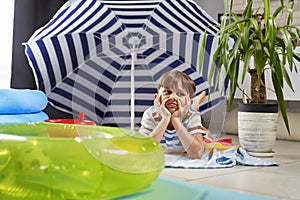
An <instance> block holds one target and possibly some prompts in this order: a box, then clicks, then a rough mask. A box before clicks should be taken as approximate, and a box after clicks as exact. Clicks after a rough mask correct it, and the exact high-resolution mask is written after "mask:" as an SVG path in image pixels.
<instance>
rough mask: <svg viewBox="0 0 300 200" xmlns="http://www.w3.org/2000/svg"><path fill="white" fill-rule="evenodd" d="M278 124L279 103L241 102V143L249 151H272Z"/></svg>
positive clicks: (239, 128)
mask: <svg viewBox="0 0 300 200" xmlns="http://www.w3.org/2000/svg"><path fill="white" fill-rule="evenodd" d="M277 124H278V104H243V103H240V104H239V111H238V135H239V142H240V145H241V146H242V147H243V148H244V149H246V150H247V151H249V152H259V153H265V152H271V151H272V148H273V146H274V144H275V140H276V133H277Z"/></svg>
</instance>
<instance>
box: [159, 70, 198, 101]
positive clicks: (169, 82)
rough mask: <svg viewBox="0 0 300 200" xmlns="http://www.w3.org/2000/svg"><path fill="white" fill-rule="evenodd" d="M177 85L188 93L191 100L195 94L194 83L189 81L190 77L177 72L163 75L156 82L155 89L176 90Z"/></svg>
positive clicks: (172, 71) (173, 71)
mask: <svg viewBox="0 0 300 200" xmlns="http://www.w3.org/2000/svg"><path fill="white" fill-rule="evenodd" d="M179 83H182V86H183V88H184V89H185V90H186V91H187V92H188V93H189V95H190V98H192V96H193V95H194V93H195V92H196V85H195V82H194V81H193V80H192V79H191V77H189V76H188V75H186V74H185V73H183V72H180V71H177V70H171V71H168V72H166V73H164V74H163V75H162V76H161V77H160V78H159V80H158V87H157V89H158V90H159V89H160V88H161V87H164V88H168V89H172V88H177V89H178V84H179Z"/></svg>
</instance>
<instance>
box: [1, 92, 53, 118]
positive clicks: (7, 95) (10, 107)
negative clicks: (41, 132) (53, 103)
mask: <svg viewBox="0 0 300 200" xmlns="http://www.w3.org/2000/svg"><path fill="white" fill-rule="evenodd" d="M47 104H48V99H47V96H46V94H45V93H43V92H42V91H39V90H29V89H0V114H30V113H37V112H40V111H42V110H43V109H45V108H46V106H47Z"/></svg>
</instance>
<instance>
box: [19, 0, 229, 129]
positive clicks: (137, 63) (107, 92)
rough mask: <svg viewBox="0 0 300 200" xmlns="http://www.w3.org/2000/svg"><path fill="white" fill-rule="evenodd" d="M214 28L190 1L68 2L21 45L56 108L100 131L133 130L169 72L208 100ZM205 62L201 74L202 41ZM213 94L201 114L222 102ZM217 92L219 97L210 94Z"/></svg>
mask: <svg viewBox="0 0 300 200" xmlns="http://www.w3.org/2000/svg"><path fill="white" fill-rule="evenodd" d="M215 25H216V22H215V21H214V20H213V19H212V18H211V17H210V16H209V15H208V14H207V13H206V12H205V11H204V10H202V9H201V8H200V7H199V6H198V5H197V4H195V3H194V2H193V1H189V0H134V1H133V0H115V1H100V0H70V1H69V2H67V3H66V4H65V5H64V6H63V7H62V8H60V9H59V10H58V12H57V13H56V14H55V16H54V17H53V18H52V20H51V21H50V22H49V23H48V24H46V25H45V26H44V27H42V28H40V29H38V30H37V31H35V33H34V34H33V35H32V36H31V38H30V39H29V40H28V42H26V43H25V47H26V49H25V53H26V55H27V58H28V60H29V63H30V66H31V67H32V69H33V72H34V75H35V79H36V83H37V86H38V89H40V90H42V91H44V92H45V93H46V94H47V96H48V100H49V102H50V103H51V104H52V105H53V106H54V107H56V108H58V109H60V110H63V111H66V112H68V113H73V114H75V115H77V114H78V113H79V112H84V113H85V115H86V117H87V118H89V119H91V120H93V121H95V122H96V123H97V124H99V125H109V126H118V127H123V128H129V127H131V129H133V128H136V129H137V128H138V127H139V122H140V120H141V117H142V114H143V112H144V111H145V110H146V108H148V107H149V106H151V105H152V104H153V94H154V93H155V92H156V86H157V85H156V81H157V80H158V78H159V77H160V76H161V75H162V74H163V73H165V72H166V71H169V70H172V69H177V70H180V71H182V72H185V73H186V74H188V75H189V76H190V77H191V78H192V79H193V80H194V81H195V83H196V85H197V93H196V94H199V93H200V92H201V91H203V90H207V92H208V87H209V86H208V83H207V76H208V71H209V68H208V67H209V66H210V62H211V56H210V55H211V52H213V51H214V49H215V48H216V45H217V38H216V37H214V36H215V33H216V32H217V28H216V26H215ZM205 31H207V34H208V35H207V38H206V40H207V42H206V46H205V51H206V58H205V59H204V62H203V69H204V70H203V71H202V72H201V73H200V72H199V71H198V67H199V66H198V65H199V58H198V55H199V52H200V49H201V45H200V44H201V42H202V40H203V38H204V37H203V33H204V32H205ZM212 87H213V88H212V89H211V90H210V99H209V100H207V101H206V102H205V104H203V105H202V106H201V108H200V109H201V111H202V112H206V111H207V110H210V109H212V108H213V107H214V106H215V105H217V104H218V103H219V102H220V101H221V100H222V99H224V93H223V92H222V87H214V86H212ZM215 88H216V89H215Z"/></svg>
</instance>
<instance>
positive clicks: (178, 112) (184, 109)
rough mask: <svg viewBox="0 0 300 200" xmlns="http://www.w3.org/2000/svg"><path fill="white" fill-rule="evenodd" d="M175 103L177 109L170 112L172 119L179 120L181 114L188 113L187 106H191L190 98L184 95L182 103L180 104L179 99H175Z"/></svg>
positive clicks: (181, 116)
mask: <svg viewBox="0 0 300 200" xmlns="http://www.w3.org/2000/svg"><path fill="white" fill-rule="evenodd" d="M177 103H178V109H177V110H176V111H175V112H174V113H173V114H172V119H179V120H181V119H182V118H183V116H184V115H186V114H187V113H188V111H189V108H190V106H191V100H190V98H188V97H186V99H185V104H184V105H182V103H181V101H177Z"/></svg>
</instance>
